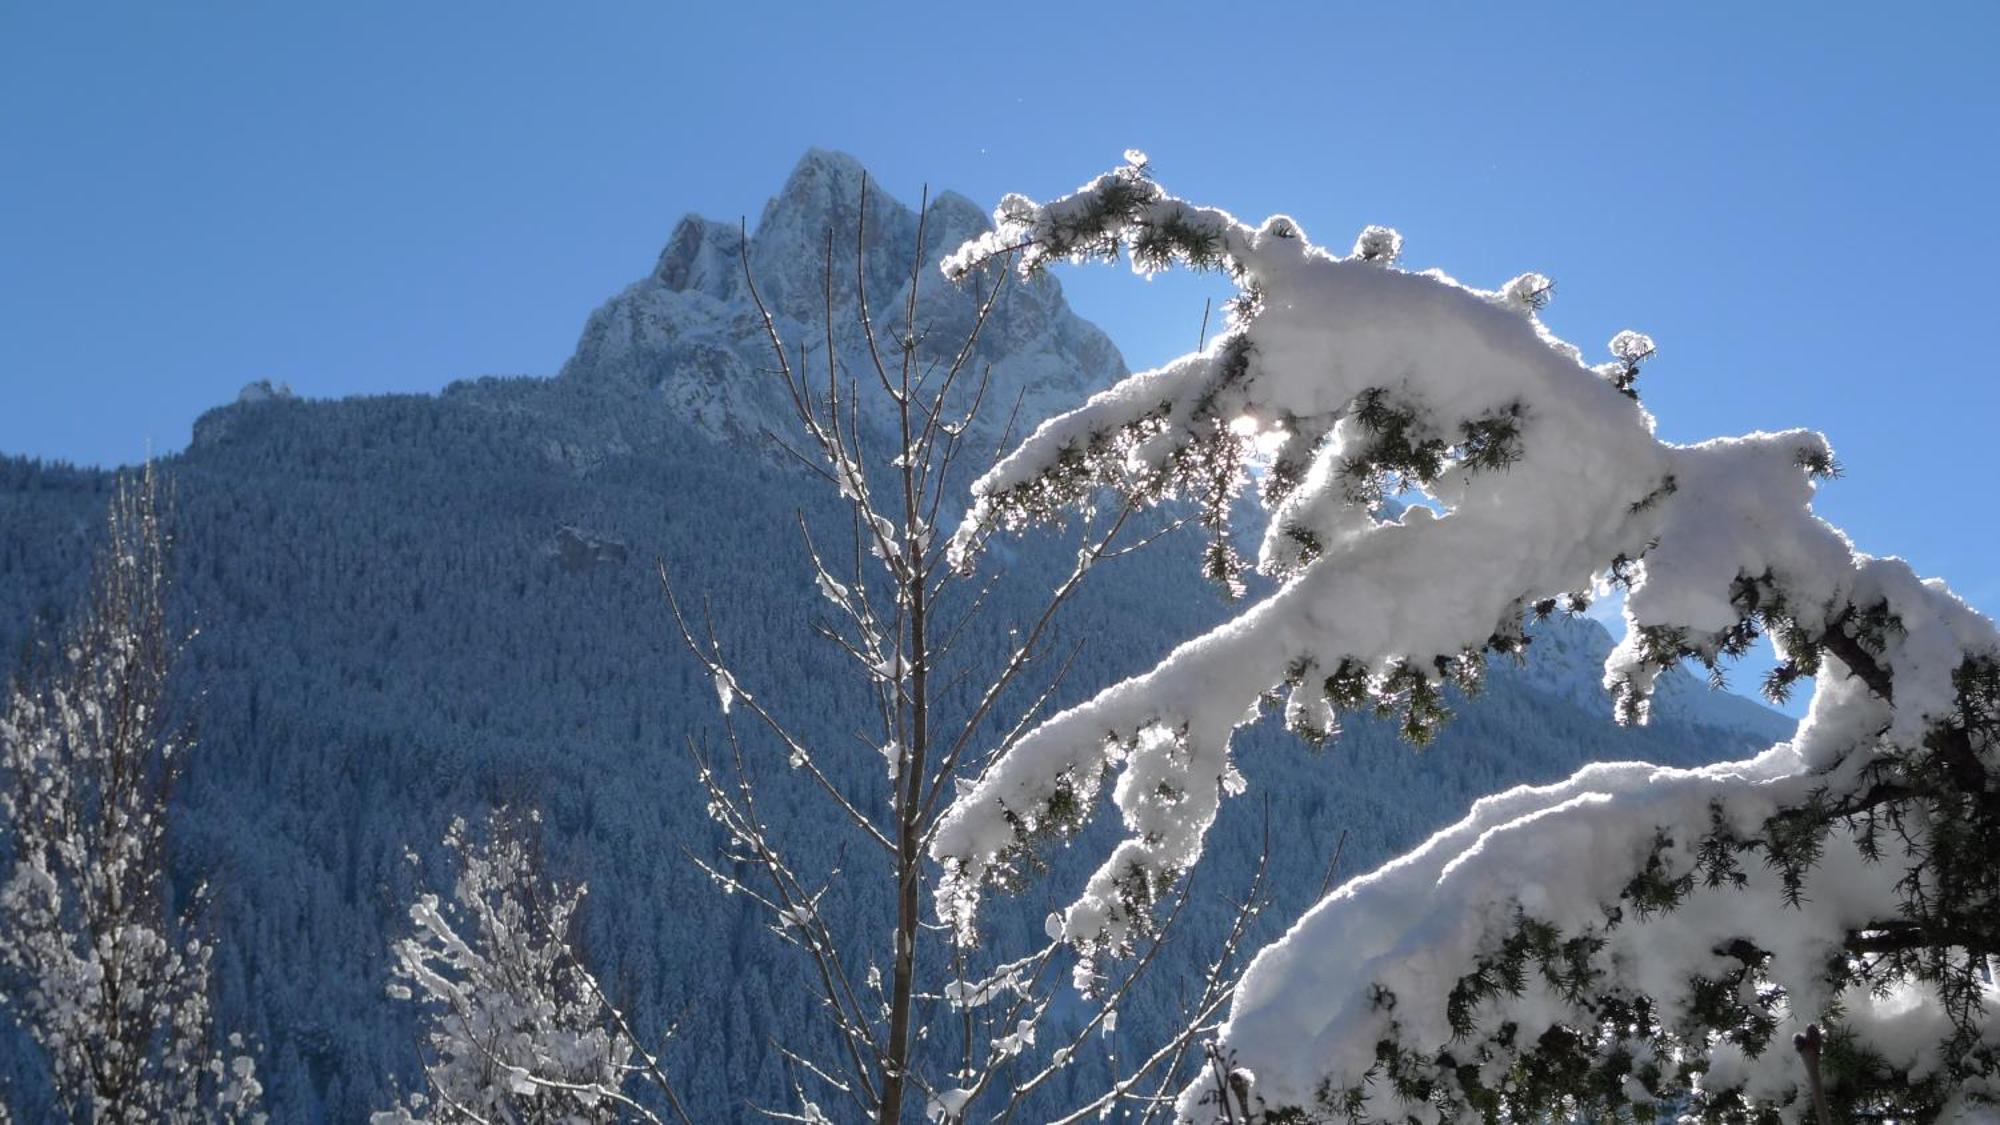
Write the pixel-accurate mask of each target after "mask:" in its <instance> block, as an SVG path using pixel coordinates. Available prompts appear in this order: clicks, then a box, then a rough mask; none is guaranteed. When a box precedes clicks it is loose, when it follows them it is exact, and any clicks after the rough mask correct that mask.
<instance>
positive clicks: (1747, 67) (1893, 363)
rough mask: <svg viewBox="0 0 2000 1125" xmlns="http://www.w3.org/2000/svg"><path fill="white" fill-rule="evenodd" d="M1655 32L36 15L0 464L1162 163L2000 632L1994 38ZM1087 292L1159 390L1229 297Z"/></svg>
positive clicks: (1166, 177) (617, 14) (484, 354)
mask: <svg viewBox="0 0 2000 1125" xmlns="http://www.w3.org/2000/svg"><path fill="white" fill-rule="evenodd" d="M1391 9H1396V10H1395V11H1391ZM1405 9H1407V10H1405ZM1632 9H1633V6H1630V5H1606V4H1577V5H1565V4H1555V3H1550V4H1533V5H1518V4H1516V5H1476V6H1475V5H1466V6H1463V7H1455V6H1449V5H1429V4H1426V5H1391V4H1386V3H1381V4H1370V5H1367V6H1362V7H1357V6H1348V5H1335V4H1313V5H1300V7H1299V10H1297V11H1284V10H1275V9H1258V8H1254V7H1250V6H1247V5H1243V4H1231V5H1227V6H1225V5H1221V4H1216V5H1212V6H1203V7H1196V6H1176V5H1169V4H1157V3H1155V4H1145V5H1118V6H1114V5H1109V4H1089V3H1073V2H1072V3H1064V4H1060V5H1048V6H1044V5H1039V4H1033V3H1007V4H996V5H992V6H990V7H985V8H981V7H978V6H975V5H961V4H951V3H934V4H930V5H925V6H922V7H902V8H893V9H892V8H877V7H870V6H866V5H858V4H857V5H820V4H810V5H808V4H799V5H796V6H782V5H763V4H756V3H748V2H746V3H735V4H709V5H700V6H699V7H697V6H693V5H686V4H666V3H658V4H648V5H637V4H629V5H628V4H622V3H609V2H593V3H588V4H532V5H531V4H496V3H481V4H472V3H441V2H439V3H422V4H408V3H396V4H365V3H345V2H344V3H338V4H334V3H323V4H237V5H225V4H201V5H166V4H129V5H128V4H109V3H92V4H56V3H42V4H25V3H23V4H10V5H7V6H6V7H5V9H4V11H0V452H7V453H26V454H33V455H36V456H41V457H48V458H61V459H67V460H72V461H79V462H87V463H115V462H126V461H132V460H135V459H137V458H140V457H142V456H143V455H144V454H145V453H146V452H147V450H149V449H151V450H154V451H170V450H175V449H179V448H180V447H182V446H183V445H184V444H185V443H186V440H187V436H188V432H189V426H190V423H191V422H192V420H193V419H194V417H195V416H196V415H197V414H199V413H200V412H201V411H202V410H204V409H206V408H208V407H209V406H212V405H215V404H218V403H222V402H225V401H227V400H229V399H230V398H232V397H233V396H234V395H235V393H236V391H237V389H238V388H239V387H241V386H242V385H243V384H244V383H245V382H247V381H249V380H251V379H255V378H263V377H269V378H273V379H282V380H288V381H290V382H291V383H292V385H293V386H294V387H295V388H297V389H298V390H299V391H300V392H301V393H303V394H307V395H313V396H338V395H349V394H361V393H374V392H381V391H392V390H394V391H430V390H435V389H437V388H439V387H441V386H442V385H444V384H445V383H446V382H448V381H450V380H452V379H456V378H461V377H467V376H473V375H480V374H490V373H533V374H544V373H552V372H554V371H555V369H556V368H557V367H558V366H559V365H560V364H561V362H562V360H563V358H564V357H565V356H566V355H567V354H568V352H569V349H570V347H571V346H572V344H573V343H574V341H575V339H576V335H577V332H578V330H579V329H580V327H581V326H582V324H583V320H584V317H585V316H586V314H587V313H588V312H589V311H590V309H591V308H592V307H593V306H594V305H596V304H597V303H598V302H600V301H601V300H603V299H604V298H606V297H607V296H609V295H610V294H612V293H613V292H615V291H616V290H617V289H618V288H619V287H620V286H622V285H624V284H625V283H627V282H629V281H630V280H632V279H634V278H636V277H638V276H640V275H642V274H643V273H644V272H645V270H646V269H647V268H648V267H649V265H650V263H651V261H652V259H653V257H654V255H655V254H656V253H657V252H658V249H659V247H660V245H661V243H662V242H663V241H664V240H665V238H666V236H667V234H668V232H669V231H670V230H671V229H672V227H673V224H674V221H675V219H676V218H678V217H679V216H680V215H681V214H682V213H684V212H687V211H700V212H702V213H705V214H709V215H711V216H716V217H721V218H733V217H735V216H737V215H741V214H744V213H748V214H750V215H751V216H752V217H753V218H754V216H755V214H756V212H757V211H758V209H759V208H760V207H761V206H762V204H763V201H764V199H765V198H766V197H767V196H768V195H770V194H771V193H772V192H773V191H774V190H775V189H776V188H777V186H778V184H779V183H780V182H781V180H782V178H783V176H784V175H785V173H786V172H787V171H788V170H789V168H790V167H791V165H792V163H793V162H794V161H795V160H796V159H797V157H798V155H799V154H800V152H801V151H802V150H803V149H804V148H805V147H806V146H808V145H814V144H817V145H824V146H829V147H834V148H841V149H845V150H847V151H849V152H852V153H854V154H855V155H857V156H859V157H860V158H861V159H862V160H863V161H864V162H865V163H867V164H868V165H869V166H870V167H871V168H873V169H874V170H875V172H876V173H877V175H878V176H879V177H880V179H881V180H882V181H883V182H884V184H885V186H886V187H887V189H888V190H890V191H891V192H893V193H895V194H897V195H900V196H904V197H906V198H914V196H915V194H916V192H917V189H918V188H919V186H920V185H921V184H923V183H924V182H926V181H928V182H929V183H931V184H932V185H934V186H938V187H952V188H956V189H958V190H960V191H963V192H965V193H966V194H968V195H971V196H973V197H974V198H976V199H979V200H981V201H985V202H990V201H991V200H993V199H994V198H996V197H997V196H998V195H999V194H1000V193H1002V192H1004V191H1009V190H1019V191H1025V192H1027V193H1029V194H1032V195H1039V196H1046V195H1049V194H1053V193H1055V192H1058V191H1061V190H1063V189H1066V188H1068V187H1070V186H1073V185H1074V184H1076V183H1078V182H1080V181H1081V180H1083V179H1084V178H1086V177H1088V176H1090V175H1092V174H1094V173H1096V172H1098V171H1100V170H1102V169H1104V168H1105V167H1108V166H1109V165H1110V164H1112V163H1113V162H1115V161H1116V160H1117V158H1118V155H1119V153H1121V152H1122V151H1123V150H1124V149H1125V148H1127V147H1134V146H1136V147H1139V148H1143V149H1145V150H1146V151H1147V152H1149V153H1150V154H1151V155H1152V156H1153V159H1154V166H1155V168H1156V170H1157V172H1158V175H1159V177H1160V178H1161V180H1162V181H1163V182H1164V183H1165V184H1166V185H1167V186H1168V187H1169V188H1170V189H1172V190H1174V191H1176V192H1178V193H1180V194H1184V195H1190V196H1194V197H1196V198H1199V199H1201V200H1203V201H1205V202H1212V203H1215V204H1217V205H1220V206H1224V207H1227V208H1229V209H1231V210H1233V211H1236V212H1238V213H1239V214H1243V215H1245V216H1248V217H1253V218H1255V217H1262V216H1263V215H1265V214H1268V213H1271V212H1273V211H1285V212H1287V213H1289V214H1292V215H1293V216H1295V217H1296V218H1297V219H1299V220H1300V221H1301V222H1302V223H1303V224H1304V226H1305V228H1306V229H1307V231H1308V232H1309V233H1311V234H1312V235H1314V236H1315V237H1316V238H1319V239H1321V240H1324V241H1327V242H1330V243H1334V244H1343V243H1345V242H1346V241H1347V240H1348V239H1350V238H1351V237H1352V234H1353V232H1354V231H1356V230H1358V229H1359V228H1360V227H1361V226H1363V225H1365V224H1367V223H1386V224H1389V225H1393V226H1396V227H1398V228H1400V229H1401V230H1402V231H1403V233H1404V235H1405V238H1406V240H1407V241H1406V254H1405V258H1406V261H1407V262H1409V263H1411V264H1413V265H1417V266H1432V265H1435V266H1439V267H1441V268H1443V269H1445V270H1446V271H1448V272H1450V273H1452V274H1454V275H1456V276H1459V277H1461V278H1464V279H1466V280H1468V281H1472V282H1476V283H1480V284H1493V283H1496V282H1498V281H1501V280H1503V279H1505V278H1507V277H1510V276H1512V275H1513V274H1515V273H1517V272H1519V271H1521V270H1524V269H1531V268H1532V269H1537V270H1541V271H1542V272H1544V273H1547V274H1549V275H1551V276H1553V277H1554V278H1556V279H1557V282H1558V285H1559V289H1558V295H1557V299H1556V302H1555V304H1554V306H1553V307H1552V308H1551V310H1550V312H1549V314H1548V319H1549V320H1550V322H1551V324H1552V325H1553V327H1554V328H1555V329H1556V331H1558V332H1559V333H1561V334H1562V335H1565V336H1567V337H1569V338H1571V339H1573V340H1575V341H1577V342H1578V343H1580V344H1582V345H1583V346H1584V347H1585V349H1586V350H1587V351H1588V352H1590V353H1592V354H1596V353H1598V352H1600V351H1601V349H1602V345H1603V342H1604V341H1605V340H1606V339H1608V338H1609V337H1610V336H1611V334H1612V333H1613V332H1614V331H1616V330H1617V329H1620V328H1624V327H1628V326H1629V327H1635V328H1639V329H1642V330H1644V331H1646V332H1649V333H1651V334H1652V335H1653V336H1655V337H1656V338H1657V339H1658V340H1659V342H1660V345H1661V355H1660V358H1659V359H1658V360H1657V361H1656V362H1655V363H1654V364H1653V365H1651V366H1649V367H1648V369H1647V375H1646V378H1645V381H1644V384H1643V390H1644V391H1645V394H1646V398H1647V401H1648V402H1649V403H1650V404H1651V406H1652V407H1653V409H1654V410H1655V411H1656V412H1657V413H1658V414H1659V416H1660V420H1661V427H1662V430H1663V432H1664V433H1665V435H1666V436H1668V437H1670V438H1673V439H1677V440H1694V439H1698V438H1703V437H1708V436H1713V435H1717V434H1728V433H1738V432H1743V431H1747V430H1752V429H1758V428H1780V427H1786V426H1793V425H1808V426H1813V427H1817V428H1820V429H1823V430H1825V431H1826V432H1827V433H1828V434H1829V435H1830V436H1831V437H1832V439H1833V441H1834V444H1835V446H1836V448H1837V449H1838V450H1839V451H1840V453H1841V455H1842V457H1843V459H1844V461H1845V462H1846V464H1847V467H1848V469H1849V477H1848V479H1846V480H1843V481H1840V482H1837V483H1835V484H1834V485H1832V486H1831V487H1830V488H1829V489H1828V490H1827V491H1826V492H1825V493H1824V494H1823V502H1822V505H1821V507H1822V510H1823V511H1825V512H1826V513H1827V514H1828V515H1829V516H1830V517H1831V518H1833V519H1834V520H1835V521H1836V522H1837V523H1840V524H1842V525H1843V526H1845V527H1847V528H1848V529H1849V531H1850V533H1851V534H1853V535H1854V537H1855V538H1856V540H1857V541H1858V542H1859V544H1860V545H1861V546H1862V547H1863V548H1864V549H1868V550H1872V551H1876V552H1878V553H1898V554H1903V555H1906V556H1907V557H1910V558H1911V559H1912V560H1913V561H1914V562H1915V563H1916V564H1917V566H1918V568H1919V569H1920V570H1922V571H1924V572H1925V573H1941V574H1944V575H1946V576H1948V577H1949V578H1950V579H1951V580H1952V581H1953V583H1954V584H1955V585H1956V586H1958V587H1959V588H1960V589H1961V590H1962V591H1964V592H1965V593H1966V594H1967V596H1969V597H1970V598H1971V599H1972V600H1973V601H1974V602H1975V603H1976V604H1979V605H1981V606H1982V607H1983V608H1986V609H1987V610H1989V611H1992V610H1995V609H2000V566H1996V565H1995V563H1994V561H1993V556H1994V553H1995V550H1994V549H1995V547H1996V538H1997V537H1996V533H1995V531H1994V519H1993V517H1994V514H1995V502H1994V481H1993V477H1994V468H1993V465H1994V449H1993V437H1994V434H1993V431H1994V427H1995V425H1996V423H2000V391H1996V376H2000V370H1996V359H1995V355H1994V350H1993V349H1992V348H1991V347H1990V346H1989V339H1990V337H1991V336H1992V330H1993V327H1994V325H1995V322H1996V321H1995V315H1994V312H1993V309H1992V304H1993V302H1994V298H1995V295H1996V294H1995V290H1994V286H1993V283H1992V282H1991V281H1990V280H1989V279H1990V278H1991V277H1992V271H1993V264H1994V261H1995V258H1996V253H1995V251H1996V249H2000V245H1996V242H2000V237H1997V236H1996V233H1995V221H1994V203H1993V201H1994V186H1993V185H1994V183H1995V182H1996V178H2000V157H1996V150H2000V146H1996V137H2000V93H1996V91H2000V82H1995V81H1994V77H1993V75H1994V63H1993V60H1992V50H1993V44H1994V43H1995V42H1996V39H2000V18H1996V13H2000V5H1993V4H1987V3H1978V4H1971V3H1968V4H1962V5H1957V6H1952V5H1944V4H1939V5H1923V6H1908V7H1902V8H1898V7H1895V6H1892V5H1883V4H1853V5H1844V6H1843V5H1839V4H1814V5H1803V4H1802V5H1796V6H1781V5H1726V6H1725V5H1712V6H1709V5H1703V6H1697V5H1671V6H1663V5H1651V6H1646V10H1644V11H1634V10H1632ZM1419 13H1421V14H1419ZM1065 280H1066V283H1067V284H1068V285H1069V286H1070V289H1071V293H1072V295H1073V297H1074V300H1075V303H1076V304H1077V306H1078V307H1079V309H1080V310H1081V311H1082V312H1083V313H1084V314H1085V315H1086V316H1090V317H1092V318H1094V319H1096V320H1097V321H1098V322H1099V323H1101V324H1103V325H1104V326H1105V327H1106V328H1107V329H1108V330H1109V331H1110V332H1111V334H1112V336H1113V337H1114V339H1116V340H1117V341H1118V343H1119V344H1120V345H1121V346H1122V347H1124V348H1125V350H1126V354H1127V355H1128V357H1129V358H1130V359H1131V360H1132V361H1133V362H1134V364H1135V365H1139V364H1146V363H1150V362H1155V361H1157V360H1159V359H1162V358H1164V357H1166V356H1169V355H1171V354H1174V353H1176V352H1178V351H1180V350H1183V349H1185V348H1186V347H1187V346H1188V345H1189V344H1191V343H1192V342H1193V339H1194V337H1195V334H1196V331H1197V328H1198V322H1199V319H1200V309H1201V295H1202V293H1203V292H1204V290H1203V289H1202V287H1201V286H1199V285H1196V284H1192V283H1186V282H1176V281H1161V282H1153V283H1150V284H1149V283H1144V282H1140V281H1138V280H1137V279H1135V278H1133V277H1131V276H1130V275H1129V274H1126V273H1124V272H1122V271H1119V270H1113V269H1107V268H1101V267H1100V268H1097V269H1094V270H1072V271H1070V272H1069V273H1067V274H1066V275H1065Z"/></svg>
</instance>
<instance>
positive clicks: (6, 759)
mask: <svg viewBox="0 0 2000 1125" xmlns="http://www.w3.org/2000/svg"><path fill="white" fill-rule="evenodd" d="M170 549H171V536H170V533H169V530H168V527H167V522H166V515H165V513H164V512H163V510H162V497H161V483H160V480H159V478H158V476H157V475H156V474H155V472H154V471H153V469H152V467H151V466H148V467H147V468H146V470H145V471H144V473H143V474H142V475H141V476H139V477H138V478H137V479H136V480H133V479H124V480H121V481H120V482H119V484H118V487H117V490H116V492H115V493H114V495H113V497H112V500H111V506H110V510H109V513H108V516H107V518H106V520H105V537H104V539H103V541H102V542H101V543H100V544H99V546H98V547H97V550H96V555H95V558H94V561H93V567H92V574H91V585H90V594H89V599H88V602H87V604H86V605H85V607H84V609H83V612H82V614H81V615H80V618H79V619H78V620H77V621H76V622H75V624H74V625H73V626H72V627H71V628H69V629H68V630H66V631H65V632H64V633H63V634H62V635H61V636H60V637H59V638H58V639H57V640H56V641H55V643H54V644H53V646H52V648H53V651H51V652H47V653H38V654H36V656H35V657H34V659H33V662H32V663H31V664H30V666H29V668H28V669H27V670H26V671H25V672H24V673H23V674H22V675H21V676H20V677H19V678H18V679H17V681H16V682H15V683H14V684H13V685H12V686H11V687H10V688H9V690H8V694H7V700H6V710H5V713H4V716H0V817H4V820H0V840H4V842H5V844H6V845H7V850H8V856H7V859H8V862H7V867H6V869H5V878H4V882H0V1007H3V1008H4V1010H5V1011H6V1012H7V1014H8V1015H9V1016H11V1017H12V1018H13V1019H14V1020H15V1021H16V1022H17V1023H18V1024H19V1025H20V1026H21V1027H22V1028H23V1029H24V1030H26V1032H27V1033H28V1035H29V1037H30V1038H32V1039H33V1041H34V1042H35V1043H36V1044H37V1045H38V1046H39V1047H40V1048H41V1051H42V1054H43V1056H44V1058H45V1060H46V1062H47V1075H48V1078H49V1083H50V1086H51V1087H52V1089H53V1093H54V1097H55V1099H56V1101H57V1103H58V1108H59V1109H60V1111H61V1112H62V1113H63V1114H64V1115H66V1116H67V1117H68V1118H70V1119H71V1120H74V1121H91V1122H104V1123H109V1122H119V1123H132V1125H138V1123H151V1122H196V1121H258V1120H262V1115H261V1113H259V1112H258V1102H259V1096H260V1094H261V1087H260V1086H259V1084H258V1081H257V1076H256V1067H255V1064H254V1062H253V1060H252V1059H251V1057H250V1055H249V1054H248V1053H247V1052H246V1051H245V1050H244V1049H243V1044H242V1040H241V1038H240V1037H238V1036H234V1035H232V1036H230V1037H229V1038H228V1040H227V1041H226V1042H224V1041H221V1040H220V1039H219V1037H218V1034H217V1031H216V1028H215V1025H214V1019H213V1016H212V1013H211V1010H210V994H209V993H210V988H209V975H210V972H209V962H210V958H211V956H212V949H211V947H210V945H209V943H208V941H207V940H206V939H205V938H204V936H203V935H202V933H201V929H200V927H199V926H198V925H197V924H196V921H195V919H196V915H197V913H198V911H199V909H200V907H201V904H202V901H203V898H204V894H205V892H204V891H203V890H201V889H200V888H197V889H195V890H194V891H193V892H192V894H191V895H188V896H186V900H185V901H182V902H179V903H176V902H175V901H174V900H175V893H174V888H173V887H172V886H171V885H170V884H169V880H168V872H167V847H168V834H167V828H168V821H169V816H168V797H169V795H170V794H171V793H172V791H173V787H174V781H175V779H176V778H177V777H178V776H179V774H180V772H181V770H182V768H183V763H184V759H185V757H186V755H187V754H188V752H189V750H190V749H191V748H192V744H191V742H190V740H189V739H188V738H187V737H186V736H185V734H184V732H183V730H182V729H181V728H180V727H178V726H177V725H176V724H175V723H174V722H173V720H172V719H171V717H170V714H169V696H168V683H169V678H170V677H171V675H172V674H173V669H174V658H175V655H176V653H177V652H178V650H179V648H180V641H179V639H178V638H177V637H176V636H175V635H174V633H173V632H172V627H171V626H170V625H169V620H168V616H167V611H168V593H169V581H168V569H167V558H168V555H169V552H170ZM0 1096H5V1100H9V1101H11V1100H12V1098H11V1096H6V1095H5V1094H4V1092H0Z"/></svg>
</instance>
